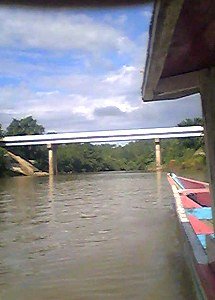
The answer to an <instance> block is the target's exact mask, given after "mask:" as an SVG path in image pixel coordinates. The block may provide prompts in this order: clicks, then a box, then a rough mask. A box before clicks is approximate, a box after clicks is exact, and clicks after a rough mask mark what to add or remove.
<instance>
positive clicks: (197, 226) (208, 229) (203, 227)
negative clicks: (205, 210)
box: [187, 215, 214, 234]
mask: <svg viewBox="0 0 215 300" xmlns="http://www.w3.org/2000/svg"><path fill="white" fill-rule="evenodd" d="M187 217H188V219H189V221H190V224H191V225H192V227H193V229H194V231H195V233H196V234H211V233H214V230H213V226H212V225H211V226H210V225H207V224H205V223H204V222H202V221H200V220H199V219H197V218H196V217H194V216H192V215H189V216H187Z"/></svg>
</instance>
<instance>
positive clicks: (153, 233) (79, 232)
mask: <svg viewBox="0 0 215 300" xmlns="http://www.w3.org/2000/svg"><path fill="white" fill-rule="evenodd" d="M0 235H1V239H0V299H1V300H28V299H30V300H51V299H52V300H55V299H56V300H73V299H74V300H76V299H77V300H85V299H86V300H97V299H99V300H100V299H101V300H103V299H104V300H106V299H112V300H118V299H119V300H124V299H125V300H126V299H129V300H130V299H131V300H133V299H138V300H139V299H140V300H142V299H143V300H154V299H155V300H159V299H162V300H168V299H169V300H172V299H173V300H182V299H195V296H194V294H193V291H192V284H191V282H190V278H189V275H188V272H187V269H186V265H185V262H184V258H183V252H182V249H181V247H180V243H179V231H178V227H177V220H176V217H175V213H174V208H173V196H172V193H171V189H170V187H169V185H168V182H167V180H166V174H161V173H157V174H156V173H125V172H109V173H100V174H83V175H82V174H81V175H65V176H64V175H59V176H56V177H55V178H53V177H50V178H48V177H43V178H31V177H16V178H8V179H1V181H0Z"/></svg>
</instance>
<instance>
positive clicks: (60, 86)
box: [0, 6, 201, 132]
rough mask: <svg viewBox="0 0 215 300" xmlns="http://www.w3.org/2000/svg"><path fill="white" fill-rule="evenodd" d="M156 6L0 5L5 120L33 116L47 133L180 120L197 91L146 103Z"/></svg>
mask: <svg viewBox="0 0 215 300" xmlns="http://www.w3.org/2000/svg"><path fill="white" fill-rule="evenodd" d="M151 10H152V8H151V7H150V6H137V7H133V8H131V7H129V8H120V9H103V10H101V9H100V10H81V9H79V10H63V9H62V10H44V11H42V10H27V9H23V8H22V9H21V8H9V7H1V9H0V27H1V36H0V56H1V65H0V123H2V125H3V127H4V128H6V127H7V126H8V125H9V123H10V122H11V120H12V118H18V119H19V118H22V117H26V116H29V115H32V116H33V118H36V119H37V120H38V122H39V123H40V124H42V125H44V126H45V128H46V131H53V130H54V131H58V132H60V131H87V130H100V129H101V130H105V129H127V128H147V127H165V126H174V125H176V124H177V123H179V122H180V121H181V120H183V119H185V118H193V117H196V116H200V115H201V105H200V98H199V96H198V95H194V96H191V97H187V98H184V99H183V100H180V101H179V100H176V101H164V102H156V103H143V102H142V100H141V93H140V89H141V84H142V76H143V75H142V73H141V72H140V71H141V70H143V68H144V64H145V58H146V49H147V41H148V28H149V23H150V17H151Z"/></svg>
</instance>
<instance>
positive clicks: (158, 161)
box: [155, 139, 162, 170]
mask: <svg viewBox="0 0 215 300" xmlns="http://www.w3.org/2000/svg"><path fill="white" fill-rule="evenodd" d="M155 160H156V170H161V169H162V166H161V146H160V139H155Z"/></svg>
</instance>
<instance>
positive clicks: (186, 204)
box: [181, 195, 202, 208]
mask: <svg viewBox="0 0 215 300" xmlns="http://www.w3.org/2000/svg"><path fill="white" fill-rule="evenodd" d="M181 202H182V205H183V207H184V208H198V207H202V206H201V205H199V204H198V203H196V202H195V201H193V200H191V199H189V198H188V197H187V196H185V195H181Z"/></svg>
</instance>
